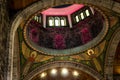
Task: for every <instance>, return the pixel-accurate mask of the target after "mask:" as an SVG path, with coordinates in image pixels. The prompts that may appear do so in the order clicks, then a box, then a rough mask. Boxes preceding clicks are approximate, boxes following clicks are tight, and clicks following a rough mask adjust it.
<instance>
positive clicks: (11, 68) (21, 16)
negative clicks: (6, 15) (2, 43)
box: [7, 0, 119, 80]
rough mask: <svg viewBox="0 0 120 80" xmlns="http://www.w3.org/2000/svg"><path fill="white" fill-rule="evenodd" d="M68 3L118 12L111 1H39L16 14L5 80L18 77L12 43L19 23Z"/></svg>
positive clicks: (12, 79)
mask: <svg viewBox="0 0 120 80" xmlns="http://www.w3.org/2000/svg"><path fill="white" fill-rule="evenodd" d="M68 3H69V4H72V3H88V4H93V5H97V6H103V7H106V8H108V9H114V10H115V11H119V10H117V8H115V7H116V6H117V5H116V6H115V4H114V5H113V3H114V1H112V0H41V1H38V2H36V3H34V4H33V5H31V6H29V7H27V8H26V9H24V10H23V11H22V12H20V13H18V15H17V16H16V17H15V19H14V20H13V21H12V24H11V31H10V33H9V37H10V39H9V60H8V63H9V65H8V76H7V80H18V75H17V74H16V75H15V74H14V73H15V72H16V71H15V70H17V65H15V63H17V61H16V60H17V56H15V55H16V53H15V51H14V50H15V49H16V47H15V46H14V43H15V32H16V30H17V28H18V27H19V25H20V23H21V22H22V21H26V20H27V18H28V17H29V16H31V15H32V14H34V13H35V12H37V11H39V10H42V9H45V8H49V7H52V6H57V5H61V4H68ZM111 6H113V7H111ZM118 6H119V5H118ZM13 74H14V76H13Z"/></svg>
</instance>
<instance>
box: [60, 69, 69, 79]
mask: <svg viewBox="0 0 120 80" xmlns="http://www.w3.org/2000/svg"><path fill="white" fill-rule="evenodd" d="M68 74H69V71H68V69H67V68H62V70H61V75H62V76H63V77H67V76H68Z"/></svg>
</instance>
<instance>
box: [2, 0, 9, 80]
mask: <svg viewBox="0 0 120 80" xmlns="http://www.w3.org/2000/svg"><path fill="white" fill-rule="evenodd" d="M8 26H9V18H8V11H7V2H6V0H0V80H6V77H7V65H8V60H7V59H8V49H7V34H8Z"/></svg>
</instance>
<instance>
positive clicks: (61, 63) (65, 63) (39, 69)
mask: <svg viewBox="0 0 120 80" xmlns="http://www.w3.org/2000/svg"><path fill="white" fill-rule="evenodd" d="M63 66H64V67H69V68H75V69H78V70H81V71H83V72H85V73H88V74H89V75H91V76H92V77H94V78H95V79H96V80H102V79H103V77H102V76H101V75H100V74H99V73H98V72H96V71H95V70H93V69H91V68H90V67H88V66H86V65H83V64H80V63H76V62H70V61H55V62H50V63H47V64H44V65H42V66H40V67H37V68H36V69H35V70H34V71H32V72H31V73H29V74H28V75H26V77H25V78H24V79H23V80H31V79H32V78H33V77H34V76H36V75H37V74H38V73H41V72H43V71H45V70H47V69H50V68H56V67H63Z"/></svg>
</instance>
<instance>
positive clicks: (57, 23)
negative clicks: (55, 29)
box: [55, 17, 60, 26]
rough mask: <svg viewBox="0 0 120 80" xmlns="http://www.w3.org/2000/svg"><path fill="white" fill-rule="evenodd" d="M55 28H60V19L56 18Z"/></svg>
mask: <svg viewBox="0 0 120 80" xmlns="http://www.w3.org/2000/svg"><path fill="white" fill-rule="evenodd" d="M55 26H60V18H59V17H55Z"/></svg>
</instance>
